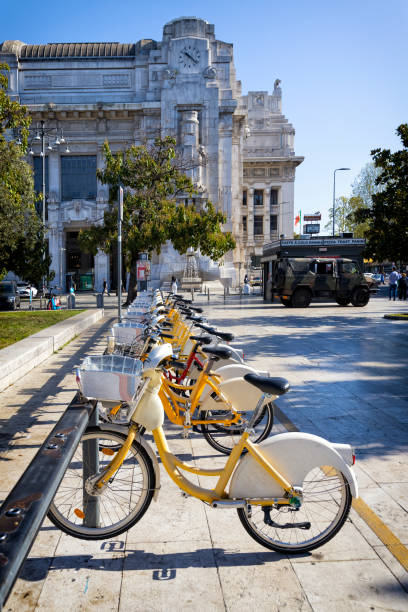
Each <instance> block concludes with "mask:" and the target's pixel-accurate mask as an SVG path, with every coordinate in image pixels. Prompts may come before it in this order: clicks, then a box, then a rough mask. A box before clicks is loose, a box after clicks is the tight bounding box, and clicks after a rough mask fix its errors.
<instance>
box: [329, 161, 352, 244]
mask: <svg viewBox="0 0 408 612" xmlns="http://www.w3.org/2000/svg"><path fill="white" fill-rule="evenodd" d="M339 170H350V168H336V169H335V171H334V172H333V236H334V219H335V213H336V172H338V171H339Z"/></svg>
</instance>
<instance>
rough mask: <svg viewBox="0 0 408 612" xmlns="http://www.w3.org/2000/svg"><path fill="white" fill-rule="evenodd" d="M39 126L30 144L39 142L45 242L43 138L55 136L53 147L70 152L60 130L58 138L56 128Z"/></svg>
mask: <svg viewBox="0 0 408 612" xmlns="http://www.w3.org/2000/svg"><path fill="white" fill-rule="evenodd" d="M40 125H41V127H38V125H37V134H36V135H35V136H34V138H33V139H32V142H34V141H37V142H41V152H40V157H41V159H42V215H41V217H42V224H43V228H44V241H45V234H46V225H45V200H46V197H45V138H46V136H48V137H51V136H54V135H55V142H54V143H53V145H54V146H57V147H59V145H61V144H66V150H65V153H70V150H69V147H68V142H67V141H66V140H65V138H64V135H63V133H62V130H60V136H59V135H58V131H59V130H58V128H56V127H52V128H46V127H45V121H44V120H42V121H40ZM47 149H48V151H52V150H53V147H52V145H51V142H50V140H48V145H47ZM29 155H34V151H33V148H32V146H30V151H29ZM44 259H45V249H44ZM42 285H43V288H44V286H45V277H44V276H43V280H42Z"/></svg>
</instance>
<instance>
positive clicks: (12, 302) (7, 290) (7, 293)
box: [0, 280, 20, 310]
mask: <svg viewBox="0 0 408 612" xmlns="http://www.w3.org/2000/svg"><path fill="white" fill-rule="evenodd" d="M16 308H20V294H19V292H18V291H17V284H16V281H12V280H8V281H0V309H1V310H16Z"/></svg>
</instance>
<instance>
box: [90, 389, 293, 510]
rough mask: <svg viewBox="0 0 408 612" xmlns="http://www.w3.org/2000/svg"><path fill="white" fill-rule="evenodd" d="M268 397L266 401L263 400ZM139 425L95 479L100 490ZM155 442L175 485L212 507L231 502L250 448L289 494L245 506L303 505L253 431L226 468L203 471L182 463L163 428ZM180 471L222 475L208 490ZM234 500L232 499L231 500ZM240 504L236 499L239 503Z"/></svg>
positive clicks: (155, 432)
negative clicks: (231, 485)
mask: <svg viewBox="0 0 408 612" xmlns="http://www.w3.org/2000/svg"><path fill="white" fill-rule="evenodd" d="M263 399H264V398H262V401H263ZM138 427H139V426H138V425H137V424H136V423H132V425H131V427H130V428H129V432H128V437H127V439H126V441H125V442H124V444H123V446H122V447H121V448H120V450H119V451H118V452H117V453H116V455H115V457H114V458H113V459H112V461H111V462H110V464H109V465H108V466H107V468H106V469H105V470H104V472H103V474H102V475H100V476H99V478H98V479H96V480H95V486H96V487H98V488H103V487H104V485H105V486H106V483H108V482H109V480H110V478H112V476H113V475H114V473H115V472H116V471H117V470H118V469H119V467H120V466H121V465H122V463H123V461H124V459H125V457H126V454H127V452H128V450H129V448H130V446H131V444H132V442H133V440H134V438H135V436H136V434H137V431H138ZM152 434H153V439H154V441H155V443H156V446H157V450H158V453H159V456H160V459H161V461H162V463H163V466H164V467H165V469H166V472H167V473H168V475H169V476H170V478H171V479H172V480H173V481H174V482H175V484H176V485H177V486H178V487H179V488H180V489H181V490H182V491H184V492H185V493H187V494H188V495H191V496H192V497H196V498H197V499H200V500H202V501H204V502H206V503H208V504H210V505H212V504H214V503H215V502H217V501H221V500H224V501H227V500H228V499H229V498H228V494H227V492H226V487H227V485H228V482H229V480H230V478H231V476H232V473H233V472H234V470H235V468H236V466H237V464H238V462H239V461H240V457H241V454H242V451H243V450H244V449H246V450H247V451H248V453H250V454H251V455H252V456H253V457H254V459H255V460H256V461H257V463H259V465H260V466H261V467H262V468H263V469H264V470H266V472H267V473H268V474H269V475H270V476H271V477H272V478H273V479H274V480H275V481H276V482H277V483H278V484H279V486H280V487H281V488H282V489H283V490H284V491H285V495H284V496H282V497H275V498H273V499H266V498H257V499H245V500H241V501H242V503H243V505H245V503H249V504H253V505H262V506H265V505H270V504H277V505H286V506H289V505H293V504H295V505H296V504H297V505H298V504H299V492H298V491H296V490H295V489H294V487H293V486H292V485H291V483H290V482H288V480H286V478H285V476H284V475H283V474H281V473H280V472H279V471H278V470H277V469H276V468H275V467H274V466H273V465H272V464H271V462H270V461H269V460H268V458H267V457H266V456H264V455H263V453H262V450H261V448H260V447H259V446H257V445H256V444H253V443H252V442H251V441H250V440H249V435H250V430H249V428H248V429H246V430H245V431H244V432H243V433H242V435H241V438H240V440H239V442H238V443H237V444H236V446H234V448H233V449H232V452H231V454H230V455H229V457H228V459H227V461H226V463H225V465H224V467H223V468H221V469H203V468H197V467H195V466H192V465H189V464H187V463H184V462H183V461H181V460H180V459H179V458H178V457H177V456H176V455H174V454H173V453H172V452H171V451H170V449H169V447H168V445H167V440H166V436H165V433H164V430H163V427H162V426H160V427H157V428H156V429H153V431H152ZM180 470H184V471H186V472H189V473H191V474H196V475H199V476H209V477H214V476H218V481H217V483H216V485H215V487H214V488H213V489H206V488H204V487H200V486H198V485H196V484H194V483H192V482H191V481H190V480H189V479H188V478H186V477H185V476H184V475H183V474H182V473H181V471H180ZM231 501H232V500H231ZM235 501H236V500H235Z"/></svg>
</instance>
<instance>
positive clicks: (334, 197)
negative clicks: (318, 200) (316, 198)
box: [332, 170, 337, 236]
mask: <svg viewBox="0 0 408 612" xmlns="http://www.w3.org/2000/svg"><path fill="white" fill-rule="evenodd" d="M336 172H337V170H335V171H334V172H333V234H332V236H334V218H335V214H336Z"/></svg>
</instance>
